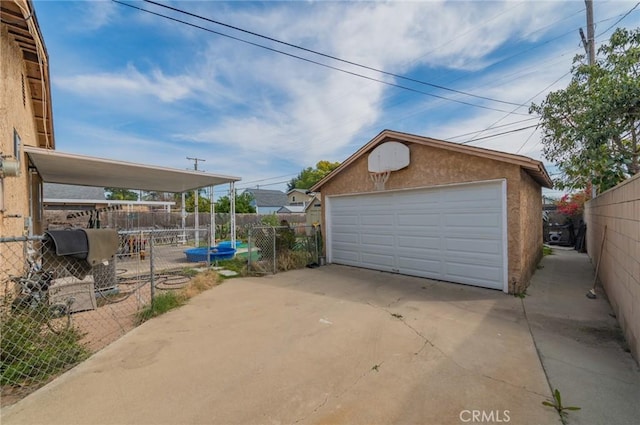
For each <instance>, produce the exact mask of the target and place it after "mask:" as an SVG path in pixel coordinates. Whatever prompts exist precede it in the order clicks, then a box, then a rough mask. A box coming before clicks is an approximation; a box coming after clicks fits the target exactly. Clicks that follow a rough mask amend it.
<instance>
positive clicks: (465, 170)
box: [320, 143, 542, 293]
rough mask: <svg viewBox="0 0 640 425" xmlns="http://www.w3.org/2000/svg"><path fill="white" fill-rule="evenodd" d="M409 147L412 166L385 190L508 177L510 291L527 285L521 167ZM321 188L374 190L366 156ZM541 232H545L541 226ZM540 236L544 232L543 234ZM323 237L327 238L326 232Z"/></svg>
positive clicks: (330, 193) (335, 192) (392, 178)
mask: <svg viewBox="0 0 640 425" xmlns="http://www.w3.org/2000/svg"><path fill="white" fill-rule="evenodd" d="M408 147H409V149H410V155H411V163H410V165H409V166H408V167H407V168H405V169H402V170H399V171H395V172H392V173H391V175H390V176H389V180H388V181H387V183H386V185H385V190H395V189H408V188H418V187H427V186H438V185H445V184H453V183H471V182H477V181H482V180H495V179H506V180H507V229H508V230H507V232H508V236H507V237H508V247H507V249H508V257H509V270H508V281H509V292H511V293H513V292H520V291H521V290H522V289H523V288H526V285H527V284H528V282H527V281H526V280H525V279H523V278H525V277H527V276H526V274H527V273H525V275H521V273H522V270H523V267H524V266H526V267H530V265H529V262H526V263H523V250H524V248H523V247H522V245H521V236H522V233H521V232H522V230H521V229H522V220H521V215H520V212H521V205H520V203H521V192H522V190H521V186H522V176H521V168H520V166H518V165H516V164H511V163H508V162H504V161H496V160H493V159H489V158H483V157H479V156H475V155H468V154H465V153H461V152H457V151H451V150H446V149H439V148H434V147H431V146H424V145H420V144H418V143H409V144H408ZM527 177H528V176H527ZM531 181H533V180H531ZM533 184H534V185H535V186H537V190H538V193H539V192H540V186H539V185H537V183H535V182H533ZM320 191H321V193H322V196H323V197H325V196H333V195H342V194H353V193H367V192H373V191H374V189H373V182H372V181H371V178H370V177H369V171H368V160H367V155H366V154H364V155H362V156H361V157H360V158H358V159H356V160H355V161H354V162H353V163H351V164H350V165H349V166H347V167H346V168H345V169H343V170H341V171H340V172H339V173H338V174H337V175H336V176H334V177H333V178H332V179H330V180H329V181H327V182H326V183H325V184H324V185H323V186H322V187H321V189H320ZM525 196H528V197H529V198H531V199H533V198H534V195H533V194H532V193H529V192H528V191H527V192H525ZM538 197H540V195H538ZM325 205H326V203H325V202H323V203H322V217H323V225H325V223H324V217H325V214H326V211H325ZM538 205H539V206H538V208H539V209H541V208H542V201H540V203H539V204H538ZM538 216H540V214H538ZM527 224H529V223H527ZM540 232H542V230H541V229H540ZM541 236H542V233H540V237H541ZM323 237H325V238H326V232H324V234H323ZM532 238H533V236H532ZM540 240H542V239H540ZM325 246H326V239H325ZM524 258H528V255H525V256H524ZM531 261H533V260H531ZM529 277H530V274H529Z"/></svg>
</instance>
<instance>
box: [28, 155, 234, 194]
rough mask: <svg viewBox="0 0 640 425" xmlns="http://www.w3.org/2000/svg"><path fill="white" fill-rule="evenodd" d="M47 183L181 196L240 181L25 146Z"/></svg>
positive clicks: (30, 158)
mask: <svg viewBox="0 0 640 425" xmlns="http://www.w3.org/2000/svg"><path fill="white" fill-rule="evenodd" d="M23 149H24V151H25V152H26V153H27V155H28V157H29V161H30V162H31V164H32V165H33V166H34V167H35V168H36V170H37V171H38V174H40V177H41V178H42V181H43V182H46V183H62V184H72V185H79V186H98V187H117V188H121V189H133V190H147V191H153V192H171V193H180V192H186V191H189V190H194V189H199V188H202V187H207V186H215V185H219V184H223V183H231V182H236V181H239V180H240V178H239V177H232V176H224V175H219V174H210V173H203V172H200V171H186V170H178V169H175V168H166V167H157V166H153V165H144V164H135V163H131V162H125V161H115V160H112V159H104V158H96V157H91V156H84V155H76V154H70V153H64V152H59V151H54V150H50V149H41V148H36V147H33V146H24V148H23Z"/></svg>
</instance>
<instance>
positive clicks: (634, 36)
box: [530, 28, 640, 191]
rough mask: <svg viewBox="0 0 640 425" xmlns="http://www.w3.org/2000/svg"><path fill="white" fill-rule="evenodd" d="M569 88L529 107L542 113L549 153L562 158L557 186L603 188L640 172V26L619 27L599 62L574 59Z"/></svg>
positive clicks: (602, 49)
mask: <svg viewBox="0 0 640 425" xmlns="http://www.w3.org/2000/svg"><path fill="white" fill-rule="evenodd" d="M571 72H572V73H573V78H572V79H571V83H570V84H569V85H568V86H567V88H565V89H563V90H558V91H555V92H551V93H549V95H548V96H547V97H546V99H545V100H544V101H543V102H542V103H541V104H540V105H536V104H532V105H531V108H530V111H531V112H536V113H538V114H540V116H541V119H542V123H541V125H542V129H543V135H542V143H543V145H544V150H543V152H544V156H545V157H546V158H547V159H548V160H550V161H553V162H555V163H557V164H558V166H559V168H560V171H561V172H562V176H561V177H560V178H558V179H556V183H557V186H558V187H560V188H567V189H580V188H585V187H587V186H588V185H589V184H594V185H595V186H596V187H597V188H599V190H600V191H603V190H606V189H608V188H610V187H613V186H615V185H616V184H618V183H619V182H621V181H622V180H624V179H626V178H628V177H630V176H632V175H634V174H637V173H638V172H640V145H639V143H638V142H639V141H638V135H639V133H640V28H637V29H635V30H626V29H617V30H616V31H615V32H614V33H613V34H612V35H611V38H610V39H609V44H603V45H602V46H601V47H600V48H599V49H598V58H597V60H596V63H595V64H594V65H586V64H584V56H583V55H579V56H576V58H575V59H574V64H573V67H572V70H571Z"/></svg>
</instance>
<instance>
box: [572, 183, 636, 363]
mask: <svg viewBox="0 0 640 425" xmlns="http://www.w3.org/2000/svg"><path fill="white" fill-rule="evenodd" d="M584 217H585V223H586V224H587V252H588V254H589V257H591V261H592V263H593V264H594V265H596V264H598V261H600V269H599V273H598V275H599V278H600V282H602V286H603V287H604V290H605V292H606V293H607V297H608V298H609V301H610V302H611V306H612V307H613V311H615V313H616V317H617V319H618V322H619V323H620V327H621V328H622V330H623V332H624V335H625V338H626V339H627V342H628V344H629V347H630V349H631V353H632V354H633V356H634V357H635V359H636V361H638V362H640V175H636V176H634V177H632V178H630V179H628V180H626V181H624V182H622V183H620V184H619V185H618V186H616V187H614V188H613V189H610V190H608V191H606V192H603V193H601V194H600V195H598V196H597V197H596V198H594V199H592V200H590V201H589V202H587V204H586V205H585V210H584ZM605 226H606V228H607V233H606V237H604V229H605ZM603 237H604V249H603V250H602V251H601V250H600V247H601V246H602V240H603Z"/></svg>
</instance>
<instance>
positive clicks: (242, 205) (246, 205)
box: [216, 191, 256, 214]
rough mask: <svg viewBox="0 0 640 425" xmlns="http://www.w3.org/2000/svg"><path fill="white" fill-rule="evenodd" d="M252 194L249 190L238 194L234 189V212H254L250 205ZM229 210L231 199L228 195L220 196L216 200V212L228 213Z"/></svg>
mask: <svg viewBox="0 0 640 425" xmlns="http://www.w3.org/2000/svg"><path fill="white" fill-rule="evenodd" d="M251 201H253V196H252V195H251V194H250V193H249V192H243V193H241V194H240V195H238V192H237V191H236V213H238V214H252V213H255V212H256V208H255V207H254V206H252V205H251ZM230 211H231V201H230V199H229V197H228V196H221V197H220V198H219V199H218V201H217V202H216V212H219V213H228V212H230Z"/></svg>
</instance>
